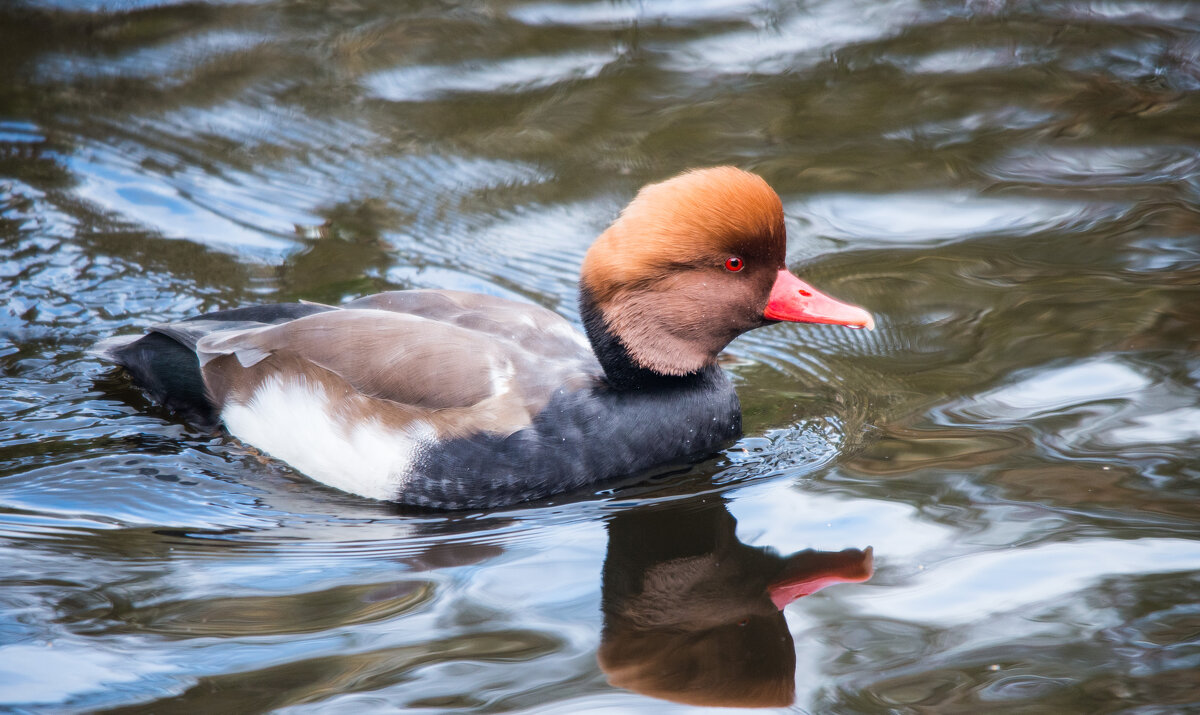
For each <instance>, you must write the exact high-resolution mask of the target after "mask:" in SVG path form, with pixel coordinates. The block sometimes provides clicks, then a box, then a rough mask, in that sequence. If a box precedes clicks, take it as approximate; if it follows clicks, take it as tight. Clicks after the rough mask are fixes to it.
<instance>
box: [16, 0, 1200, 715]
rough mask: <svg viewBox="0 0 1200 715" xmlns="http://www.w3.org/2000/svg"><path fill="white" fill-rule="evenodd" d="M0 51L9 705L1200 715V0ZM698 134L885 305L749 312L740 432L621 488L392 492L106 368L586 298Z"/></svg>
mask: <svg viewBox="0 0 1200 715" xmlns="http://www.w3.org/2000/svg"><path fill="white" fill-rule="evenodd" d="M0 48H2V49H0V76H2V77H3V78H4V79H3V80H2V81H0V286H2V287H0V290H2V294H0V295H2V296H3V298H2V300H3V308H2V309H0V370H2V371H3V378H2V380H0V415H3V422H2V425H0V564H2V568H0V584H2V587H0V709H10V710H14V711H17V712H64V711H66V712H78V711H107V710H110V709H115V710H118V711H120V712H147V713H148V712H155V713H170V712H261V711H268V710H270V711H281V712H283V711H286V712H291V713H300V712H364V711H390V710H395V709H411V710H415V711H427V712H445V711H455V712H475V711H479V712H502V711H504V712H510V711H521V712H537V713H576V712H583V711H608V712H629V711H640V712H658V711H662V712H682V711H691V710H695V709H697V708H699V707H700V706H698V705H694V704H693V705H686V704H682V703H681V702H676V701H688V702H692V703H696V702H700V701H702V698H701V696H702V695H703V696H704V697H708V698H711V699H710V700H704V702H714V701H715V700H713V699H719V700H721V701H722V702H724V703H726V704H728V703H730V702H733V701H740V702H741V703H743V704H749V703H751V702H752V701H754V698H753V697H752V694H753V693H762V692H766V691H765V690H763V689H762V688H774V690H772V691H771V692H774V693H775V694H776V695H775V696H774V697H775V700H773V701H770V702H776V703H777V704H778V702H780V700H779V698H781V697H782V698H783V699H784V700H785V701H790V702H793V704H792V705H791V706H789V707H790V708H791V709H792V710H793V711H799V712H820V713H823V712H838V713H883V712H932V711H936V712H942V713H950V712H980V711H989V712H1056V713H1057V712H1088V713H1092V712H1138V713H1165V712H1180V711H1200V679H1197V678H1196V672H1197V670H1198V669H1200V596H1198V594H1200V583H1198V581H1200V509H1198V506H1200V461H1198V459H1197V457H1196V455H1197V453H1198V448H1200V8H1198V6H1197V5H1195V4H1194V3H1184V2H1180V3H1173V2H1134V1H1130V2H1099V1H1096V2H1082V1H1080V0H1064V1H1063V2H1054V3H1021V2H999V1H996V2H991V1H984V0H980V1H971V2H965V3H952V2H920V1H917V0H889V1H887V2H844V1H842V0H812V1H810V2H803V3H791V2H777V3H772V2H737V1H736V0H704V1H703V2H682V1H680V0H671V1H666V2H650V1H646V2H615V1H614V2H594V1H593V2H567V1H565V0H560V1H558V2H529V3H523V2H503V1H499V0H497V1H494V2H486V3H475V2H464V3H453V2H411V3H404V4H398V3H393V2H378V1H372V0H345V1H343V2H338V3H322V2H282V1H279V0H275V1H272V0H264V1H262V2H207V3H205V2H196V3H184V2H180V3H171V2H153V1H152V0H146V1H139V2H132V1H131V2H118V3H107V2H106V3H101V2H86V1H85V0H56V1H55V2H46V3H20V2H17V3H7V4H5V5H3V7H2V8H0ZM721 163H732V164H736V165H738V166H742V167H744V168H748V169H751V170H754V171H756V172H758V173H760V174H761V175H763V176H764V177H765V178H767V180H768V181H770V183H771V184H772V185H773V186H774V187H775V188H776V189H777V190H778V191H779V192H780V194H781V196H782V198H783V201H784V204H785V208H786V210H787V213H788V217H789V218H788V220H789V231H790V237H791V238H790V243H789V250H790V253H789V260H790V263H791V265H792V267H793V268H795V269H796V270H797V271H798V272H799V273H800V274H801V275H802V276H804V277H805V278H806V279H807V280H810V281H811V282H812V283H813V284H814V285H817V286H819V287H821V288H822V289H824V290H828V291H829V292H830V293H832V294H834V295H837V296H839V297H842V298H844V299H846V300H851V301H853V302H856V303H859V304H861V305H864V306H866V307H868V308H870V309H871V310H873V311H874V313H875V315H876V318H877V320H878V324H879V329H877V330H876V331H874V332H871V333H868V332H865V331H846V330H838V329H835V328H828V327H813V326H793V325H780V326H775V327H772V328H769V329H765V330H761V331H757V332H755V333H753V334H751V335H748V336H746V337H744V338H743V339H741V340H739V341H738V342H737V343H735V344H734V345H733V346H731V348H730V350H729V351H728V354H727V357H728V360H727V361H726V362H727V367H728V369H729V370H731V371H732V373H733V374H734V375H735V379H736V381H737V383H738V386H739V392H740V394H741V397H742V402H743V405H744V408H745V413H746V417H745V426H746V436H745V438H744V439H742V440H741V441H740V442H738V443H737V444H734V445H731V446H730V447H729V448H728V449H727V450H726V451H724V452H723V453H721V454H719V455H715V456H713V457H711V458H710V459H707V460H705V461H703V462H700V463H697V464H695V465H692V466H691V467H690V468H688V469H681V470H674V471H666V472H664V473H662V474H658V475H655V476H654V478H653V479H651V480H650V481H648V482H645V483H642V484H636V485H627V486H624V487H621V488H615V489H612V490H607V491H603V492H599V493H596V494H583V495H572V496H570V497H566V498H561V499H557V500H554V501H551V502H546V503H540V504H535V505H526V506H519V507H513V508H510V509H505V510H500V511H497V512H492V513H461V514H452V515H437V514H408V513H398V512H397V511H396V510H395V509H393V508H390V507H388V506H387V505H383V504H378V503H374V502H370V501H367V500H363V499H360V498H355V497H351V496H348V495H345V494H341V493H338V492H336V491H333V490H330V489H327V488H324V487H321V486H319V485H316V484H313V483H311V482H309V481H308V480H307V479H305V478H303V477H302V476H299V475H297V474H295V473H293V472H291V471H290V470H289V469H288V468H287V467H285V466H282V465H280V464H278V463H274V462H271V461H264V460H263V459H260V458H259V457H258V456H256V455H255V454H254V453H253V452H251V451H250V450H247V449H246V448H244V447H242V446H240V445H239V444H238V443H236V442H234V441H232V440H229V439H225V438H219V437H213V436H211V435H207V434H204V433H200V432H197V431H195V430H193V429H191V428H190V427H188V426H187V425H185V424H182V423H180V422H178V421H177V420H175V419H173V418H171V417H170V416H169V415H167V414H165V413H164V412H162V411H161V410H160V409H158V408H156V407H154V406H153V405H151V404H149V403H148V402H147V401H146V400H145V398H144V397H142V396H141V395H140V393H138V392H137V391H136V390H135V389H133V388H131V387H130V386H129V384H128V382H127V380H126V379H125V378H123V377H122V376H121V375H120V373H116V372H113V371H111V370H110V369H109V368H107V367H106V366H104V365H102V364H100V363H99V362H97V360H96V359H95V358H94V357H92V356H91V355H89V354H88V352H87V349H88V347H89V346H90V345H91V344H92V343H93V342H94V341H96V340H97V339H100V338H103V337H107V336H109V335H112V334H118V333H132V332H135V331H137V330H139V329H141V328H143V327H144V326H146V325H148V324H150V323H153V322H156V321H163V320H172V319H177V318H181V317H184V316H187V315H189V314H193V313H195V312H197V311H203V310H210V309H217V308H225V307H232V306H236V305H241V304H247V303H251V302H268V301H283V300H293V299H299V298H304V299H308V300H315V301H321V302H338V301H341V300H344V299H346V298H349V297H353V296H357V295H362V294H366V293H370V292H375V291H379V290H385V289H396V288H410V287H445V288H457V289H467V290H476V291H483V292H488V293H493V294H497V295H504V296H510V297H516V298H519V299H524V300H530V301H533V302H536V303H539V304H541V305H544V306H546V307H548V308H551V309H553V310H557V311H559V312H561V313H562V314H564V315H566V316H568V317H569V318H570V319H572V320H576V321H577V320H578V316H577V314H576V309H575V278H576V271H577V269H578V264H579V261H580V260H581V258H582V255H583V253H584V251H585V250H586V248H587V246H588V244H589V243H590V241H591V240H592V238H593V237H594V236H595V235H596V234H597V233H598V232H599V231H600V230H602V229H603V227H604V226H605V225H606V224H607V223H608V221H610V220H611V218H612V217H613V216H614V215H615V212H616V211H618V210H619V209H620V207H621V206H622V205H623V204H624V203H625V202H626V201H627V200H628V199H629V198H630V197H631V196H632V194H633V193H634V192H635V191H636V189H637V188H638V187H639V186H640V185H642V184H643V183H645V182H648V181H653V180H658V179H661V178H664V177H666V176H669V175H671V174H673V173H676V172H678V171H681V170H683V169H685V168H688V167H692V166H702V165H713V164H721ZM867 547H873V558H874V574H873V576H871V578H870V579H869V580H867V581H865V582H864V581H862V579H861V578H857V579H849V578H840V579H839V578H838V573H840V572H838V571H837V569H836V568H834V569H833V570H832V571H830V570H829V569H830V568H832V567H830V564H836V563H840V562H838V561H837V559H842V560H843V561H844V560H846V559H850V560H851V561H853V560H854V559H857V560H858V561H857V564H858V568H859V569H860V571H861V570H863V569H866V568H867V566H866V564H865V563H864V562H863V559H864V558H866V557H865V556H864V554H865V553H867V552H866V551H865V549H866V548H867ZM768 548H769V549H772V550H773V551H766V550H765V549H768ZM844 549H858V550H860V551H846V552H843V550H844ZM808 550H815V552H826V555H825V556H821V555H820V553H816V554H814V553H813V552H812V551H808ZM831 553H833V554H837V553H841V554H842V555H841V556H833V555H829V554H831ZM856 555H857V556H856ZM821 559H826V561H822V560H821ZM829 559H832V560H833V561H828V560H829ZM814 564H816V566H814ZM844 566H845V565H844V564H843V567H844ZM827 567H828V568H827ZM804 569H809V571H804ZM813 569H815V571H813ZM822 569H825V570H824V571H823V570H822ZM781 574H790V576H791V578H792V579H793V581H794V583H792V585H791V588H792V590H793V591H794V593H793V592H789V593H791V595H796V594H798V593H799V592H802V591H805V590H812V589H815V588H816V587H818V586H821V585H824V586H826V587H825V588H823V589H821V590H819V591H817V592H815V593H813V594H812V595H808V596H805V597H802V598H798V599H797V600H795V601H793V602H792V603H791V604H790V605H787V606H786V608H785V609H784V612H783V616H782V620H781V619H780V617H779V615H778V613H777V612H776V611H775V610H774V608H773V605H772V604H773V601H772V598H771V597H772V594H774V596H775V597H777V598H782V597H780V596H779V593H780V591H779V589H778V588H776V590H775V591H770V590H769V584H770V583H772V582H773V580H774V581H775V582H778V579H779V578H781ZM797 574H800V575H797ZM822 574H824V576H822ZM841 575H842V576H843V577H844V576H846V573H841ZM859 575H860V576H861V575H862V574H861V573H860V574H859ZM822 579H825V580H822ZM785 580H786V579H785ZM839 581H841V582H839ZM806 584H807V585H806ZM777 585H778V584H777ZM765 588H766V589H767V590H764V589H765ZM785 595H786V594H785ZM784 600H786V598H784ZM743 621H745V624H743V625H739V624H742V622H743ZM631 624H633V625H631ZM689 634H690V635H689ZM780 644H782V645H780ZM689 649H693V650H689ZM598 653H599V654H600V655H601V656H602V657H601V658H600V659H598V657H597V656H598ZM689 653H690V654H692V655H689ZM622 654H623V655H622ZM618 655H621V656H622V657H625V658H626V659H625V660H620V659H619V658H617V656H618ZM793 655H794V664H793V662H792V658H791V656H793ZM692 656H694V657H692ZM689 657H692V660H687V658H689ZM602 662H603V663H604V664H605V667H606V668H607V669H608V671H609V672H607V673H606V672H605V670H604V669H602V668H601V663H602ZM622 663H624V664H625V665H624V667H625V668H626V670H619V667H618V666H619V665H620V664H622ZM689 664H690V665H689ZM638 668H642V669H643V670H638ZM687 668H694V669H695V670H694V673H693V674H694V676H695V679H694V680H693V681H691V682H692V683H693V684H692V685H690V686H686V687H683V689H682V693H683V694H681V691H680V688H679V687H678V681H676V685H674V686H673V685H671V683H670V682H666V681H664V680H662V679H658V680H655V679H654V678H653V677H649V676H647V677H644V678H641V679H639V677H635V676H637V674H638V673H642V674H646V673H650V674H653V673H660V674H661V673H665V672H684V671H686V669H687ZM630 669H632V670H630ZM752 676H761V678H760V679H761V681H762V682H761V683H760V685H761V686H762V687H761V688H759V689H757V690H756V689H755V687H752V686H753V682H752V681H753V677H752ZM610 679H611V680H612V682H613V683H616V684H617V685H613V684H610V682H609V681H610ZM754 682H757V681H754ZM697 683H699V684H697ZM621 686H624V687H621ZM672 688H675V689H674V690H672ZM689 688H690V689H689ZM705 688H707V690H706V689H705ZM638 690H641V691H642V692H637V691H638ZM780 693H782V694H783V695H779V694H780ZM668 698H674V701H673V700H671V699H668ZM689 698H690V699H689ZM739 699H740V700H739ZM758 702H760V703H761V702H767V701H766V700H762V701H758Z"/></svg>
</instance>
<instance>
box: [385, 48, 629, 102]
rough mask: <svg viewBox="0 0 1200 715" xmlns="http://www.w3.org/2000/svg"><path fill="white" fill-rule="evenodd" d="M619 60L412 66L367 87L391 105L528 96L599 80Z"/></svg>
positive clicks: (583, 56) (579, 57)
mask: <svg viewBox="0 0 1200 715" xmlns="http://www.w3.org/2000/svg"><path fill="white" fill-rule="evenodd" d="M616 59H617V55H616V54H614V53H601V52H580V53H573V54H567V55H559V56H557V57H547V56H539V57H526V58H521V59H511V60H503V61H499V62H496V61H492V62H475V63H471V64H468V65H466V66H462V65H459V66H448V67H430V66H410V67H401V68H397V69H392V70H384V71H382V72H376V73H374V74H372V75H369V76H367V77H365V78H364V79H363V84H364V85H365V87H366V88H367V89H368V90H369V91H370V92H371V94H372V95H374V96H376V97H379V98H380V99H386V100H388V101H390V102H419V101H423V100H429V99H433V98H436V97H438V96H441V95H443V94H448V93H454V92H508V93H513V92H518V91H521V92H524V91H529V90H534V89H545V88H547V87H552V86H554V85H556V84H559V83H562V82H568V81H575V80H581V79H590V78H592V77H596V76H597V75H599V74H600V72H601V71H603V70H604V68H605V67H606V66H608V65H609V64H610V63H612V62H613V61H614V60H616Z"/></svg>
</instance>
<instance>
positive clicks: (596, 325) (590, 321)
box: [579, 287, 720, 389]
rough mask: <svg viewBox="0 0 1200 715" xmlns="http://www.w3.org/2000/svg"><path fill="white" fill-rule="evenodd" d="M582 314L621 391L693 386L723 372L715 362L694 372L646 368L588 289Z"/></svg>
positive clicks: (595, 347) (582, 292)
mask: <svg viewBox="0 0 1200 715" xmlns="http://www.w3.org/2000/svg"><path fill="white" fill-rule="evenodd" d="M579 314H580V316H581V317H582V318H583V327H584V330H585V331H586V332H587V336H588V340H590V341H591V343H592V350H593V351H594V352H595V353H596V359H597V360H598V361H599V362H600V366H601V367H602V368H604V374H605V377H607V378H608V382H609V384H610V385H612V386H613V387H616V388H618V389H652V388H659V387H673V386H678V385H683V384H691V383H694V382H696V381H698V380H701V379H703V378H704V376H706V375H708V373H709V372H711V371H712V370H719V369H720V368H718V367H717V366H716V361H715V359H709V360H699V361H697V362H696V363H695V367H694V369H692V370H683V371H674V372H663V371H659V370H654V369H651V368H647V367H643V365H642V362H643V361H642V360H639V359H637V358H636V357H635V356H634V354H633V353H632V352H631V350H630V348H629V346H627V345H626V343H625V342H624V341H623V340H622V339H621V338H620V337H619V336H617V335H616V334H615V333H614V332H613V331H612V329H611V328H610V326H609V324H608V320H606V318H605V315H604V313H603V311H601V309H600V308H599V307H598V306H597V305H596V302H595V300H594V299H593V298H592V295H591V293H590V292H589V291H588V290H587V289H586V288H582V287H581V288H580V291H579Z"/></svg>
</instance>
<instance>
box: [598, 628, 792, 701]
mask: <svg viewBox="0 0 1200 715" xmlns="http://www.w3.org/2000/svg"><path fill="white" fill-rule="evenodd" d="M631 626H632V624H629V623H623V624H616V623H613V622H611V621H610V622H609V623H607V624H606V626H605V629H604V639H603V641H602V642H601V644H600V652H599V653H598V654H597V660H598V661H599V662H600V668H601V669H603V670H604V672H605V673H606V674H607V675H608V682H610V683H612V684H613V685H615V686H617V687H620V688H626V689H628V690H632V691H634V692H638V693H642V694H643V695H649V696H651V697H654V698H661V699H663V700H671V701H674V702H677V703H684V704H686V705H706V706H726V707H760V708H765V707H783V706H787V705H791V704H792V701H793V700H794V698H795V683H794V682H793V678H794V677H795V672H796V651H795V648H794V647H793V644H792V636H791V633H789V632H788V629H787V624H786V623H785V622H784V620H783V614H782V613H779V612H775V613H772V614H770V615H755V616H748V617H746V618H743V619H741V620H739V621H736V622H733V623H725V624H721V625H718V626H715V627H713V628H709V629H707V630H702V631H688V630H676V629H671V630H665V631H664V630H643V629H639V628H636V627H631Z"/></svg>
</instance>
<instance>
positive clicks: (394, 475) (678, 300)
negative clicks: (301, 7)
mask: <svg viewBox="0 0 1200 715" xmlns="http://www.w3.org/2000/svg"><path fill="white" fill-rule="evenodd" d="M785 243H786V234H785V229H784V220H783V207H782V204H781V203H780V200H779V197H778V196H777V195H776V194H775V192H774V191H773V190H772V189H771V188H770V187H769V186H768V185H767V183H766V182H765V181H763V180H762V179H761V178H760V177H758V176H755V175H754V174H750V173H747V172H745V171H742V170H740V169H735V168H733V167H717V168H712V169H701V170H696V171H689V172H686V173H684V174H681V175H679V176H676V177H675V178H672V179H669V180H667V181H663V182H661V183H658V184H651V185H649V186H646V187H644V188H643V189H642V190H641V191H640V192H638V195H637V197H635V198H634V200H633V201H632V202H631V203H630V204H629V206H627V207H626V208H625V210H624V211H622V212H621V215H620V217H618V218H617V220H616V221H615V222H613V224H612V225H611V226H610V227H609V228H608V229H607V230H606V231H605V232H604V233H603V234H601V235H600V237H599V239H597V240H596V242H595V244H594V245H593V246H592V247H591V249H590V250H589V251H588V253H587V256H586V257H585V258H584V261H583V269H582V273H581V277H580V282H579V305H580V313H581V315H582V318H583V327H584V330H585V331H586V333H587V337H586V338H585V337H584V336H583V335H582V334H580V333H579V332H578V331H577V330H576V329H575V328H574V327H572V326H571V324H570V323H568V322H567V321H566V320H564V319H563V318H562V317H560V316H558V315H556V314H555V313H552V312H550V311H548V310H546V309H544V308H541V307H538V306H536V305H530V304H525V303H519V302H515V301H512V300H506V299H503V298H496V297H492V296H487V295H477V294H473V293H463V292H458V291H449V290H410V291H394V292H389V293H380V294H378V295H372V296H367V297H365V298H359V299H357V300H354V301H351V302H349V303H347V304H345V305H343V306H341V307H331V306H324V305H315V304H308V303H290V304H278V305H262V306H253V307H247V308H236V309H232V310H223V311H218V312H215V313H207V314H205V315H200V316H197V317H194V318H189V319H186V320H183V321H180V322H177V323H168V324H163V325H156V326H154V327H152V328H151V329H150V331H149V333H148V334H146V335H145V336H141V337H136V336H130V337H123V338H113V339H110V340H108V341H105V342H104V343H103V344H101V345H100V346H99V352H100V353H101V354H102V355H104V356H106V357H107V358H109V359H110V360H112V361H114V362H116V363H118V364H120V365H123V366H124V367H125V368H126V369H127V370H128V371H129V372H130V373H131V374H132V376H133V379H134V381H135V382H136V383H137V384H139V385H141V386H142V387H143V388H145V389H146V390H147V391H148V392H149V393H150V394H151V395H152V396H153V397H154V398H156V399H157V400H158V401H160V402H161V403H163V404H164V405H166V406H167V407H168V408H171V409H173V410H175V411H177V412H179V413H182V414H183V415H184V416H185V417H187V418H190V419H191V420H193V421H195V422H198V423H201V424H205V425H210V426H214V427H215V426H216V425H218V424H223V425H224V426H225V428H226V429H227V430H228V431H229V432H230V434H232V435H234V436H236V437H238V438H239V439H241V440H242V441H244V442H246V443H249V444H251V445H254V446H255V447H257V448H259V449H260V450H262V451H264V452H266V453H268V454H270V455H272V456H273V457H276V458H278V459H281V460H283V461H285V462H287V463H288V464H290V465H292V466H293V467H295V468H296V469H298V470H299V471H301V472H303V473H304V474H306V475H308V476H309V477H312V478H313V479H316V480H317V481H320V482H323V483H325V484H328V485H330V486H333V487H336V488H338V489H342V490H345V491H348V492H352V493H354V494H359V495H362V496H366V497H371V498H374V499H385V500H392V501H397V502H402V503H406V504H413V505H420V506H427V507H437V508H444V509H461V508H482V507H493V506H499V505H503V504H511V503H515V502H520V501H526V500H530V499H536V498H540V497H545V496H548V495H551V494H556V493H559V492H564V491H568V490H573V489H578V488H580V487H583V486H585V485H589V484H594V483H597V482H601V481H604V480H607V479H613V478H615V477H622V476H629V475H634V474H636V473H638V472H640V471H642V470H645V469H647V468H649V467H652V466H654V465H658V464H662V463H665V462H670V461H673V460H678V459H681V458H684V457H688V456H692V455H703V454H707V453H712V452H714V451H717V450H718V449H720V448H721V447H722V446H724V445H726V444H728V443H729V441H730V440H732V439H734V438H735V437H737V436H738V435H739V434H740V432H741V409H740V406H739V404H738V399H737V395H736V394H735V392H734V390H733V385H732V384H731V383H730V380H729V378H728V376H727V375H726V374H725V372H724V371H723V370H722V369H721V368H720V367H718V365H717V361H716V360H717V353H719V352H720V351H721V349H722V348H724V347H725V346H726V345H727V344H728V343H729V342H730V341H731V340H733V339H734V338H735V337H737V336H738V335H740V334H741V333H744V332H746V331H747V330H750V329H752V328H757V327H761V326H763V325H768V324H770V323H772V322H775V321H781V320H787V321H796V322H807V323H831V324H836V325H847V326H852V327H868V328H869V327H872V326H873V324H874V322H873V320H872V318H871V315H870V314H869V313H868V312H866V311H865V310H863V309H862V308H858V307H855V306H852V305H848V304H846V303H842V302H839V301H837V300H834V299H833V298H830V297H829V296H826V295H824V294H822V293H820V292H819V291H817V289H815V288H813V287H812V286H810V285H808V284H807V283H804V282H803V281H801V280H800V279H799V278H796V277H795V276H794V275H792V274H791V273H789V272H788V270H787V268H786V266H785V265H784V250H785Z"/></svg>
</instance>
